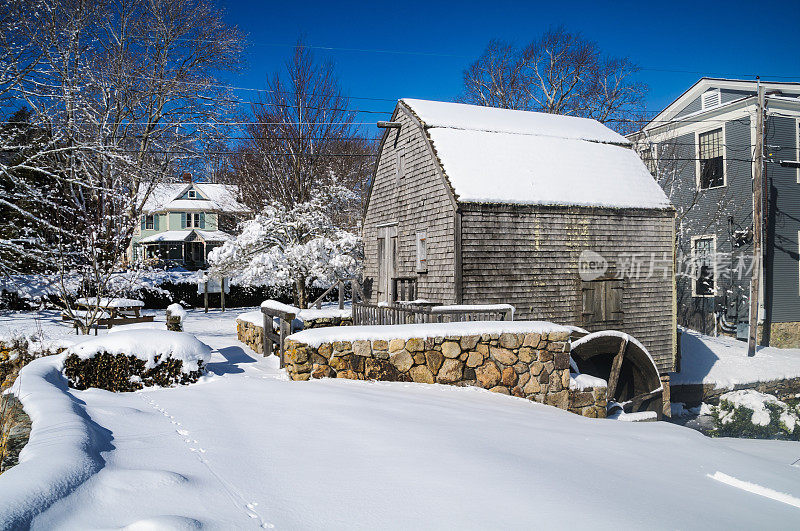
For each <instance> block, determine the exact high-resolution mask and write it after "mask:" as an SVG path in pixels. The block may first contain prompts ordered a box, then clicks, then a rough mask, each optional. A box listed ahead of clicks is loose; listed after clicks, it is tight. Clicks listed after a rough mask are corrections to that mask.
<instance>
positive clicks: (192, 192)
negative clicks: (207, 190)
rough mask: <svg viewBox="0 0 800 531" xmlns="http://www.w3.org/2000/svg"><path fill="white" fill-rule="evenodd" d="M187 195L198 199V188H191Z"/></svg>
mask: <svg viewBox="0 0 800 531" xmlns="http://www.w3.org/2000/svg"><path fill="white" fill-rule="evenodd" d="M187 195H188V196H189V199H197V190H189V192H188V194H187Z"/></svg>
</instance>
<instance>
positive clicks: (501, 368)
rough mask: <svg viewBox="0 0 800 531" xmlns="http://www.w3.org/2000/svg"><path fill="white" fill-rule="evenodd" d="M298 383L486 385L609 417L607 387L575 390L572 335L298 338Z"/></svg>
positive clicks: (290, 359) (294, 350)
mask: <svg viewBox="0 0 800 531" xmlns="http://www.w3.org/2000/svg"><path fill="white" fill-rule="evenodd" d="M286 363H287V366H286V368H287V371H288V373H289V376H290V377H291V378H292V379H293V380H309V379H311V378H349V379H356V380H386V381H401V382H419V383H431V384H432V383H441V384H449V385H459V386H478V387H482V388H484V389H488V390H490V391H493V392H496V393H503V394H506V395H513V396H517V397H524V398H527V399H530V400H535V401H536V402H541V403H544V404H548V405H552V406H556V407H559V408H561V409H566V410H570V411H573V412H575V413H578V414H583V415H586V416H590V417H605V388H602V390H599V389H598V390H597V394H595V392H594V391H576V392H570V390H569V384H570V374H569V333H568V332H544V333H541V334H539V333H526V334H522V333H518V334H513V333H504V334H483V335H465V336H448V337H429V338H425V339H423V338H409V339H392V340H379V339H376V340H354V341H332V342H327V343H322V344H320V345H319V346H317V347H312V346H309V345H307V344H305V343H301V342H298V341H295V340H292V339H289V340H288V342H287V350H286Z"/></svg>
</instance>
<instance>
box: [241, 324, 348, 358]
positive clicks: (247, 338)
mask: <svg viewBox="0 0 800 531" xmlns="http://www.w3.org/2000/svg"><path fill="white" fill-rule="evenodd" d="M352 324H353V318H352V317H321V318H319V319H309V320H307V321H303V329H304V330H310V329H312V328H325V327H328V326H351V325H352ZM236 336H237V338H238V339H239V341H241V342H242V343H244V344H245V345H247V346H248V347H250V348H251V349H253V351H255V352H257V353H258V354H263V353H264V328H263V327H261V326H259V325H257V324H255V323H251V322H250V321H245V320H243V319H236Z"/></svg>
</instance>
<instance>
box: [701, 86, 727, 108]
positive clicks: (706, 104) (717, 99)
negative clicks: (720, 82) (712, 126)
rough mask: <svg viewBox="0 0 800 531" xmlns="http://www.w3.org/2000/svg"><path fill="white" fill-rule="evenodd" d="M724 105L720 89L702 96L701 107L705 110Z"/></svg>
mask: <svg viewBox="0 0 800 531" xmlns="http://www.w3.org/2000/svg"><path fill="white" fill-rule="evenodd" d="M721 103H722V95H721V94H720V92H719V89H711V90H707V91H705V92H704V93H703V95H702V96H700V106H701V107H702V109H703V110H706V109H710V108H711V107H716V106H718V105H720V104H721Z"/></svg>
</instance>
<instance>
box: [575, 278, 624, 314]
mask: <svg viewBox="0 0 800 531" xmlns="http://www.w3.org/2000/svg"><path fill="white" fill-rule="evenodd" d="M622 292H623V280H622V279H620V278H611V279H602V280H601V279H598V280H592V281H590V282H585V281H584V282H581V295H582V297H581V298H582V302H583V304H582V310H581V317H582V320H583V324H584V325H595V324H603V325H608V324H611V323H614V322H617V323H619V322H621V321H622V318H623V311H622Z"/></svg>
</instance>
